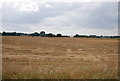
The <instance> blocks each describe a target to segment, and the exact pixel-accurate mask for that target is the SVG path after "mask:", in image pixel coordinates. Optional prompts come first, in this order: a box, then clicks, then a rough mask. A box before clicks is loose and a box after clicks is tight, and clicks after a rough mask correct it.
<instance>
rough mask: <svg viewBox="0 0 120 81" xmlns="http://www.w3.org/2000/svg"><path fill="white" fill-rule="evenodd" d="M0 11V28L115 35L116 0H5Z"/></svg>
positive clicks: (22, 30)
mask: <svg viewBox="0 0 120 81" xmlns="http://www.w3.org/2000/svg"><path fill="white" fill-rule="evenodd" d="M1 12H2V18H3V19H2V30H0V31H16V32H40V31H42V30H44V31H46V32H47V33H55V34H56V33H62V34H67V35H74V34H86V35H90V34H96V35H118V26H117V25H118V22H117V21H118V3H117V2H90V0H89V2H62V1H61V2H49V1H46V2H45V1H40V0H10V1H8V0H5V1H4V2H3V3H2V6H0V13H1Z"/></svg>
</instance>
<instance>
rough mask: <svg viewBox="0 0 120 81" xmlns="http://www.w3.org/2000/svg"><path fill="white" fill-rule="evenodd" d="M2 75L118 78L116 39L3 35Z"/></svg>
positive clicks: (10, 76)
mask: <svg viewBox="0 0 120 81" xmlns="http://www.w3.org/2000/svg"><path fill="white" fill-rule="evenodd" d="M2 61H3V62H2V65H3V67H2V68H3V76H2V77H3V79H117V78H118V40H117V39H110V38H108V39H107V38H106V39H105V38H62V37H61V38H57V37H56V38H54V37H53V38H52V37H27V36H21V37H19V36H3V37H2Z"/></svg>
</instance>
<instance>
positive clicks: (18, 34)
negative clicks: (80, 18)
mask: <svg viewBox="0 0 120 81" xmlns="http://www.w3.org/2000/svg"><path fill="white" fill-rule="evenodd" d="M0 35H1V36H32V37H34V36H39V37H70V36H68V35H62V34H60V33H58V34H53V33H48V34H46V33H45V32H44V31H41V32H40V33H38V32H34V33H29V34H28V33H17V32H5V31H3V32H2V33H0ZM73 37H77V38H79V37H87V38H120V36H103V35H101V36H97V35H79V34H76V35H74V36H73Z"/></svg>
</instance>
